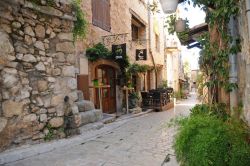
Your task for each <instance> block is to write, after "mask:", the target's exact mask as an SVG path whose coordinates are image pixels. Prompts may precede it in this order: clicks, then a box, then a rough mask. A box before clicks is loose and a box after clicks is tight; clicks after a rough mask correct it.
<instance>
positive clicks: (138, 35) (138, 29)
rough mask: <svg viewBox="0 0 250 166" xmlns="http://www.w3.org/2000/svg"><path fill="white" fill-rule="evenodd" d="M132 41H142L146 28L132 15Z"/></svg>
mask: <svg viewBox="0 0 250 166" xmlns="http://www.w3.org/2000/svg"><path fill="white" fill-rule="evenodd" d="M131 31H132V32H131V35H132V40H133V41H135V40H144V39H145V38H146V27H145V25H144V23H142V21H140V20H139V19H138V18H136V17H135V16H134V15H132V19H131Z"/></svg>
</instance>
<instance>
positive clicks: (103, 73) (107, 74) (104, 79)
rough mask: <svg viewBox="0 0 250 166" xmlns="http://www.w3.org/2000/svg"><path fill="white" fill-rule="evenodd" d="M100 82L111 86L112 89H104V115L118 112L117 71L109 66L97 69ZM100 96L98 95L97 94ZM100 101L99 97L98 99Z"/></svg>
mask: <svg viewBox="0 0 250 166" xmlns="http://www.w3.org/2000/svg"><path fill="white" fill-rule="evenodd" d="M96 74H97V77H98V80H99V82H101V83H103V84H104V85H110V88H103V89H102V109H103V112H104V113H115V112H116V82H115V70H114V68H112V67H109V66H99V67H98V68H97V73H96ZM97 95H98V94H97ZM97 99H98V97H97ZM98 103H99V101H98Z"/></svg>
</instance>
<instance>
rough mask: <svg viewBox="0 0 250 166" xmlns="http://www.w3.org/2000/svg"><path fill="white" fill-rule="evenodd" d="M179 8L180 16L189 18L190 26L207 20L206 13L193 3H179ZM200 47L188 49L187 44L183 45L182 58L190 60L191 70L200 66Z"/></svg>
mask: <svg viewBox="0 0 250 166" xmlns="http://www.w3.org/2000/svg"><path fill="white" fill-rule="evenodd" d="M178 9H179V11H180V18H183V19H185V18H187V19H188V20H189V27H190V28H192V27H194V26H196V25H198V24H201V23H204V22H205V16H206V15H205V13H204V12H203V11H202V10H201V9H200V8H198V7H196V8H194V7H193V4H191V5H188V4H187V3H185V4H179V6H178ZM199 52H200V49H198V48H196V47H195V48H193V49H187V48H186V47H185V46H183V47H182V59H183V62H185V61H188V62H189V64H190V67H191V70H196V69H198V68H199V65H198V59H199Z"/></svg>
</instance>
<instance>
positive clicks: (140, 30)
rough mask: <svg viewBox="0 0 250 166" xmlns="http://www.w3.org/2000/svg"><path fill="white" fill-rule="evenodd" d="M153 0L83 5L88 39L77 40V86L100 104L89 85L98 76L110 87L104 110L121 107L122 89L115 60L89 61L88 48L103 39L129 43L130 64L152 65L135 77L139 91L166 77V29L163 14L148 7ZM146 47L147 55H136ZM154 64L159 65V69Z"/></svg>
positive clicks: (106, 42)
mask: <svg viewBox="0 0 250 166" xmlns="http://www.w3.org/2000/svg"><path fill="white" fill-rule="evenodd" d="M152 3H153V0H85V1H84V2H83V3H82V9H83V10H84V11H85V14H86V19H87V20H88V23H89V24H88V33H87V36H86V39H85V40H84V41H82V42H78V43H77V51H78V54H79V56H78V62H79V63H78V65H79V76H78V80H79V81H78V88H79V89H81V90H82V91H83V93H84V97H85V98H87V99H90V100H91V101H93V102H94V103H95V105H96V107H98V100H99V99H98V93H97V92H96V90H95V89H92V88H90V87H91V85H92V80H93V79H96V78H98V79H99V81H101V82H103V83H104V84H109V85H110V88H106V89H105V88H104V89H103V105H104V107H103V112H104V113H116V112H118V111H121V110H122V100H123V90H122V86H121V85H120V84H119V79H120V75H121V73H120V70H119V66H118V65H117V63H115V62H114V61H112V60H105V59H99V60H97V61H95V62H90V61H88V59H87V58H86V55H85V54H86V49H87V48H89V47H93V45H95V44H97V43H103V44H104V45H105V47H107V48H108V49H109V50H112V46H114V45H122V44H123V45H124V44H125V45H126V55H127V56H128V58H129V62H130V63H131V64H134V63H137V64H141V65H142V64H145V65H148V66H150V69H149V70H148V71H147V72H146V73H145V74H138V75H134V76H133V77H132V83H133V84H134V85H135V89H136V91H141V90H149V89H153V88H156V87H157V86H159V85H160V84H161V81H162V79H163V77H164V72H163V66H164V35H163V34H164V31H163V16H162V14H161V12H160V13H153V12H151V11H150V10H149V4H152ZM141 50H144V51H145V52H146V57H145V58H143V59H141V60H138V59H136V52H137V51H141ZM154 68H156V69H157V73H156V72H155V70H154Z"/></svg>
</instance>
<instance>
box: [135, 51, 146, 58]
mask: <svg viewBox="0 0 250 166" xmlns="http://www.w3.org/2000/svg"><path fill="white" fill-rule="evenodd" d="M135 55H136V57H135V59H136V60H137V61H140V60H147V49H136V54H135Z"/></svg>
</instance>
